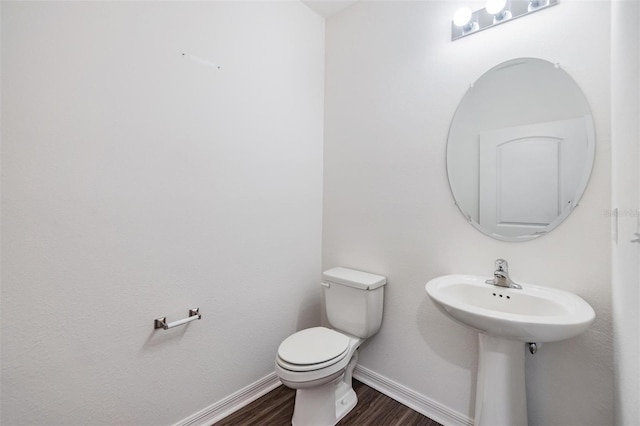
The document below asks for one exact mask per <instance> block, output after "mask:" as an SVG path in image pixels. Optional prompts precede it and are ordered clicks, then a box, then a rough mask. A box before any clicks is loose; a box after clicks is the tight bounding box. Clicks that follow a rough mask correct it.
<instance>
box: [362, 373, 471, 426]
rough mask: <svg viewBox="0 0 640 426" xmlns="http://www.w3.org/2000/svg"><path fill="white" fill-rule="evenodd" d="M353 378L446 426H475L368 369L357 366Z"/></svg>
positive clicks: (442, 406)
mask: <svg viewBox="0 0 640 426" xmlns="http://www.w3.org/2000/svg"><path fill="white" fill-rule="evenodd" d="M353 377H354V378H356V379H357V380H359V381H361V382H362V383H364V384H365V385H367V386H370V387H372V388H374V389H375V390H377V391H378V392H381V393H383V394H385V395H387V396H388V397H389V398H391V399H395V400H396V401H398V402H399V403H401V404H403V405H406V406H407V407H409V408H411V409H412V410H415V411H417V412H418V413H421V414H424V415H425V416H427V417H429V418H430V419H432V420H435V421H436V422H438V423H441V424H443V425H445V426H473V419H471V418H469V417H467V416H465V415H463V414H460V413H458V412H457V411H454V410H452V409H450V408H448V407H445V406H444V405H442V404H440V403H438V402H435V401H433V400H431V399H429V398H427V397H426V396H424V395H422V394H420V393H418V392H416V391H414V390H413V389H410V388H408V387H406V386H403V385H401V384H399V383H396V382H394V381H393V380H391V379H388V378H386V377H384V376H382V375H380V374H378V373H376V372H374V371H371V370H369V369H368V368H365V367H362V366H360V365H357V366H356V368H355V370H354V372H353Z"/></svg>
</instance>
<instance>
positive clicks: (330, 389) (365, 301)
mask: <svg viewBox="0 0 640 426" xmlns="http://www.w3.org/2000/svg"><path fill="white" fill-rule="evenodd" d="M386 283H387V279H386V277H383V276H381V275H375V274H370V273H368V272H361V271H356V270H353V269H348V268H333V269H329V270H328V271H325V272H324V273H323V274H322V286H323V287H324V294H325V308H326V311H327V319H328V320H329V323H330V324H331V326H332V327H333V328H334V329H329V328H326V327H313V328H307V329H306V330H301V331H298V332H297V333H294V334H292V335H291V336H289V337H287V338H286V339H285V340H284V341H283V342H282V343H281V344H280V347H279V348H278V355H277V356H276V374H277V375H278V377H279V378H280V381H281V382H282V383H283V384H284V385H285V386H287V387H290V388H292V389H296V400H295V406H294V410H293V418H292V419H291V424H292V425H293V426H333V425H335V424H336V423H338V422H339V421H340V419H342V418H343V417H344V416H345V415H346V414H347V413H348V412H349V411H351V410H352V409H353V407H355V405H356V403H357V402H358V398H357V397H356V393H355V392H354V390H353V388H352V386H351V377H352V373H353V369H354V368H355V366H356V362H357V359H358V352H357V349H358V347H359V346H360V345H361V344H362V342H364V341H365V339H366V338H368V337H370V336H372V335H374V334H375V333H377V332H378V330H379V329H380V324H381V323H382V301H383V294H384V292H383V290H384V287H383V286H384V285H385V284H386Z"/></svg>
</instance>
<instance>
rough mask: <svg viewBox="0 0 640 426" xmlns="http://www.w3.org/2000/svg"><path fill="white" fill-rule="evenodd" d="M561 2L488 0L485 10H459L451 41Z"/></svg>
mask: <svg viewBox="0 0 640 426" xmlns="http://www.w3.org/2000/svg"><path fill="white" fill-rule="evenodd" d="M558 2H559V0H487V4H486V6H485V7H484V8H483V9H479V10H476V11H475V12H471V10H470V9H469V8H466V7H463V8H461V9H458V11H457V12H456V13H455V15H454V17H453V21H452V22H451V40H452V41H453V40H457V39H459V38H461V37H465V36H468V35H470V34H473V33H476V32H478V31H482V30H486V29H487V28H491V27H493V26H495V25H500V24H503V23H505V22H509V21H512V20H514V19H516V18H520V17H522V16H525V15H528V14H530V13H534V12H538V11H540V10H543V9H546V8H548V7H551V6H555V5H557V4H558Z"/></svg>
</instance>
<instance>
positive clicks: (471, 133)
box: [447, 58, 595, 241]
mask: <svg viewBox="0 0 640 426" xmlns="http://www.w3.org/2000/svg"><path fill="white" fill-rule="evenodd" d="M594 151H595V140H594V128H593V118H592V116H591V110H590V108H589V105H588V103H587V100H586V98H585V96H584V94H583V93H582V91H581V90H580V88H579V87H578V85H577V84H576V83H575V81H573V79H572V78H571V77H570V76H569V75H568V74H567V73H566V72H565V71H563V70H562V69H561V68H560V67H559V66H557V65H554V64H552V63H551V62H548V61H545V60H542V59H535V58H519V59H513V60H510V61H507V62H504V63H502V64H500V65H498V66H496V67H494V68H492V69H490V70H489V71H487V72H486V73H485V74H483V75H482V76H481V77H480V78H479V79H478V81H476V82H475V83H474V84H473V85H472V86H471V87H470V88H469V90H468V91H467V93H466V94H465V95H464V97H463V98H462V101H460V105H459V106H458V109H457V110H456V113H455V115H454V117H453V120H452V122H451V128H450V129H449V138H448V141H447V174H448V176H449V185H450V186H451V192H452V193H453V197H454V198H455V200H456V204H457V206H458V208H459V209H460V211H461V212H462V214H463V215H464V216H465V218H466V219H467V221H468V222H469V223H471V224H472V225H473V226H475V227H476V228H477V229H478V230H480V231H481V232H483V233H485V234H487V235H489V236H491V237H493V238H497V239H500V240H504V241H525V240H530V239H533V238H537V237H539V236H541V235H544V234H545V233H547V232H549V231H551V230H552V229H553V228H555V227H556V226H558V225H559V224H560V223H561V222H562V221H563V220H564V219H565V218H566V217H567V216H568V215H569V214H570V213H571V211H572V210H573V209H574V208H575V207H576V205H577V203H578V201H579V199H580V197H581V196H582V194H583V192H584V190H585V188H586V186H587V182H588V180H589V175H590V174H591V167H592V165H593V156H594Z"/></svg>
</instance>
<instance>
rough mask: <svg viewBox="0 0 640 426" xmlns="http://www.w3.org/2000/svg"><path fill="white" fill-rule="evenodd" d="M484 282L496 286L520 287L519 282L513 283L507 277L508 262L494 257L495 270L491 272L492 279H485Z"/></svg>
mask: <svg viewBox="0 0 640 426" xmlns="http://www.w3.org/2000/svg"><path fill="white" fill-rule="evenodd" d="M486 283H487V284H493V285H497V286H498V287H508V288H515V289H521V288H522V286H521V285H520V284H516V283H514V282H513V281H512V280H511V278H510V277H509V264H508V263H507V261H506V260H504V259H496V270H495V271H494V272H493V279H492V280H487V281H486Z"/></svg>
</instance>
